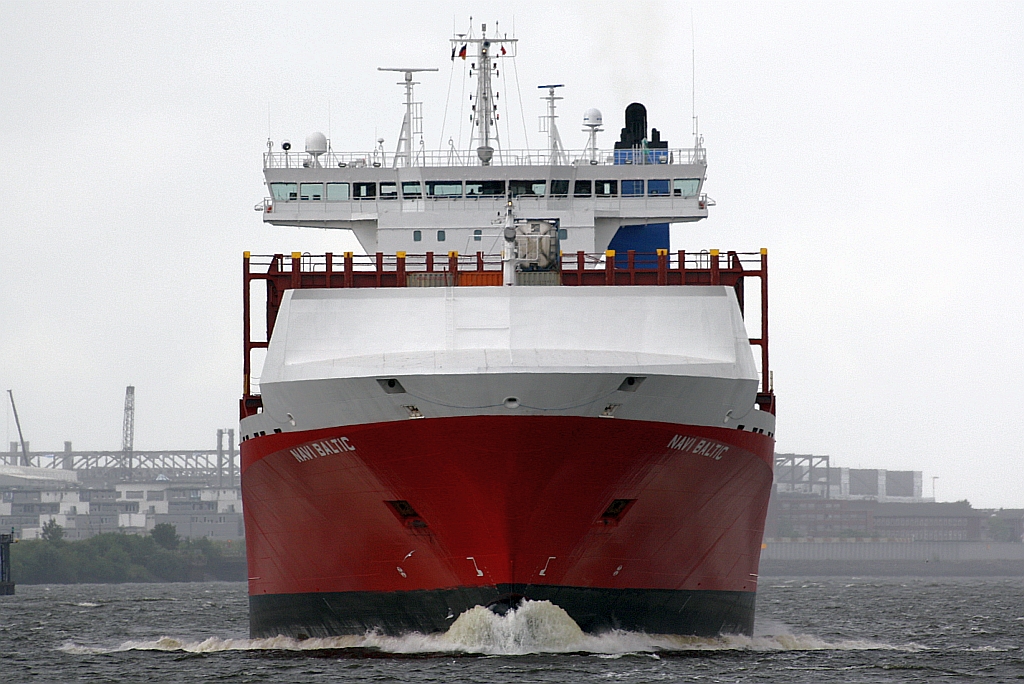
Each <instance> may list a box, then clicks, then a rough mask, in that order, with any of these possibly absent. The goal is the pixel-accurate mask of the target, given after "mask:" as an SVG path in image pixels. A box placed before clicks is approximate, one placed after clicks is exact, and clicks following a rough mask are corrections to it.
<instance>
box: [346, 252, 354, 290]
mask: <svg viewBox="0 0 1024 684" xmlns="http://www.w3.org/2000/svg"><path fill="white" fill-rule="evenodd" d="M354 285H355V274H354V273H352V252H345V287H353V286H354Z"/></svg>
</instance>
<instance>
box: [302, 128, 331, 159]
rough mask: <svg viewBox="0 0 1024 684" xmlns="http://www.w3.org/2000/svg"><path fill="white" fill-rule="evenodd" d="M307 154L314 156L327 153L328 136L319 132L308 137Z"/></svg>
mask: <svg viewBox="0 0 1024 684" xmlns="http://www.w3.org/2000/svg"><path fill="white" fill-rule="evenodd" d="M306 152H307V153H308V154H312V155H318V154H326V153H327V136H326V135H324V134H323V133H321V132H319V131H317V132H316V133H310V134H309V135H307V136H306Z"/></svg>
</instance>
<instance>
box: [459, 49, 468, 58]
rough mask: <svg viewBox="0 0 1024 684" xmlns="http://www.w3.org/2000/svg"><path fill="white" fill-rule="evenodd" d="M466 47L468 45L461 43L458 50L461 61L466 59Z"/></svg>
mask: <svg viewBox="0 0 1024 684" xmlns="http://www.w3.org/2000/svg"><path fill="white" fill-rule="evenodd" d="M466 47H468V45H463V46H462V49H461V50H459V57H461V58H462V61H463V62H465V61H466Z"/></svg>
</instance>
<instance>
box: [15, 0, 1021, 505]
mask: <svg viewBox="0 0 1024 684" xmlns="http://www.w3.org/2000/svg"><path fill="white" fill-rule="evenodd" d="M567 5H568V6H567V7H562V6H560V7H557V8H554V7H553V6H552V3H539V2H538V3H530V2H518V3H508V4H505V3H483V4H480V5H474V4H469V3H465V2H456V3H449V4H436V5H435V4H430V5H425V4H424V3H393V4H392V3H378V4H369V5H368V4H367V3H326V4H315V3H303V4H294V5H292V4H268V5H257V4H244V5H233V4H222V3H216V4H213V3H196V4H171V3H132V4H116V3H82V4H73V3H60V4H52V3H50V4H48V3H38V2H34V3H20V2H19V3H12V2H0V83H2V84H3V91H2V94H0V135H2V151H0V159H2V163H0V178H2V182H3V188H4V198H5V201H4V207H3V210H2V212H0V247H2V262H0V263H2V266H0V274H2V277H3V287H2V288H0V388H2V389H7V388H12V389H13V390H14V392H15V397H16V399H17V400H18V409H19V413H20V414H21V418H22V424H23V427H24V428H25V432H26V438H28V439H29V440H30V441H31V443H32V446H33V448H34V449H60V448H62V443H63V440H66V439H68V440H73V441H74V444H75V446H76V448H94V449H116V448H119V446H120V431H121V411H122V404H123V401H124V387H125V385H127V384H134V385H135V386H136V394H137V400H136V401H137V409H136V447H137V448H140V449H157V448H171V447H187V448H210V447H212V446H213V444H214V439H215V431H216V429H217V428H218V427H233V426H235V424H236V421H237V400H238V396H239V393H240V391H241V371H240V366H241V353H240V337H241V320H240V309H241V306H240V283H239V279H240V278H239V276H240V260H241V253H242V251H243V250H246V249H249V250H252V251H253V252H254V253H268V252H290V251H293V250H302V251H310V252H314V253H315V252H323V251H327V250H331V251H335V252H341V251H344V250H345V249H356V250H358V247H357V246H356V243H355V242H354V240H352V238H351V237H349V236H347V235H346V234H343V233H334V232H330V233H328V232H324V231H314V230H306V231H298V230H290V229H282V228H272V227H264V226H263V225H262V224H261V221H260V215H259V214H257V213H255V212H254V211H253V210H252V207H253V205H254V204H255V203H256V202H257V201H259V200H260V199H261V198H262V197H263V196H264V194H265V190H264V188H263V187H262V185H261V183H262V173H261V159H260V154H261V152H262V151H263V150H264V149H265V143H266V139H267V134H268V108H269V112H270V117H269V119H270V135H271V137H272V138H273V139H274V140H275V141H277V142H280V141H281V140H282V139H284V138H289V139H291V140H292V141H293V142H296V143H298V144H299V145H301V141H302V140H303V138H304V137H305V135H306V134H307V133H309V132H311V131H313V130H318V129H319V130H323V131H324V132H325V133H327V132H329V133H330V135H331V138H332V141H333V145H334V147H335V149H341V150H363V149H369V148H370V147H371V146H372V144H373V140H374V138H376V137H383V138H385V140H386V142H385V146H386V147H387V148H389V149H394V143H395V139H396V136H397V133H398V129H399V126H400V124H401V116H402V109H401V105H400V102H401V90H400V88H399V87H398V86H397V85H395V81H396V78H395V77H396V75H395V74H383V73H378V72H377V71H376V68H377V67H378V66H425V67H438V68H439V69H440V71H439V72H438V73H436V74H425V75H423V76H422V78H421V79H420V80H421V81H422V82H423V85H422V86H420V88H419V90H418V95H419V96H420V98H419V99H422V100H423V101H424V103H425V104H424V115H425V123H424V125H425V132H426V140H427V145H428V146H430V147H436V146H437V145H438V143H439V142H440V141H441V140H442V137H441V121H442V118H445V119H446V121H447V125H446V130H445V133H444V138H443V139H444V141H445V145H447V139H448V138H449V137H455V138H456V140H457V137H458V130H457V126H458V122H459V121H460V118H461V117H462V116H463V115H464V114H465V112H464V111H463V109H462V108H461V105H462V104H463V99H464V98H463V92H462V90H461V88H462V82H463V75H462V64H460V63H458V60H456V70H455V72H454V76H453V77H452V79H451V83H452V85H451V93H452V94H451V100H450V105H449V109H448V113H447V117H445V101H446V93H447V92H448V85H449V77H450V76H451V75H452V74H451V71H450V69H451V66H452V63H451V62H450V61H449V47H448V42H447V41H448V39H449V37H450V36H451V33H452V27H453V22H456V24H457V26H458V27H459V28H460V30H462V29H463V28H464V27H465V26H466V25H467V22H468V16H469V14H470V13H472V14H473V15H474V17H475V19H474V23H477V24H479V23H480V22H484V21H486V22H487V23H488V24H493V22H494V20H495V19H497V20H499V22H500V30H501V31H502V32H511V31H512V28H513V21H514V24H515V33H516V35H517V37H518V38H520V40H521V42H520V52H519V54H520V57H519V58H518V60H517V69H518V77H519V84H520V90H521V92H522V96H523V109H524V110H525V114H526V129H527V130H528V131H529V134H530V142H531V144H532V145H534V146H538V145H540V144H542V140H543V138H542V135H541V134H539V133H537V132H536V131H537V116H538V115H539V114H541V113H542V111H543V110H542V103H541V102H540V100H539V99H538V96H539V95H540V93H539V91H537V89H536V86H537V85H538V84H541V83H549V82H556V83H564V84H566V87H565V88H563V89H562V93H561V94H562V95H564V97H565V100H564V101H563V102H562V103H561V104H560V110H559V111H560V114H561V118H560V120H559V123H560V126H561V131H562V137H563V140H564V141H565V142H566V144H567V146H569V147H582V146H583V144H584V142H585V136H584V134H583V133H582V132H580V131H579V128H580V126H579V123H580V120H581V118H582V113H583V111H584V110H585V109H587V108H588V107H598V108H599V109H601V111H602V112H603V113H604V118H605V124H606V125H605V128H606V129H607V132H606V133H605V134H604V135H603V137H602V139H601V140H602V141H603V143H604V144H605V145H610V143H611V142H612V140H613V137H614V136H615V133H616V132H617V130H618V128H619V127H621V126H622V123H621V120H622V110H623V108H624V107H625V105H627V104H628V103H629V102H632V101H634V100H636V101H640V102H643V103H644V104H645V105H646V106H647V108H648V115H649V120H650V123H651V125H653V126H655V127H657V128H658V129H659V130H661V131H662V134H663V136H664V137H665V138H667V139H668V140H669V142H670V144H672V145H678V146H683V145H686V146H688V145H690V144H691V140H692V138H691V136H690V131H691V122H690V107H691V98H690V44H691V41H690V35H691V34H690V10H691V7H692V9H693V13H694V16H695V18H696V49H697V59H696V64H697V79H696V80H697V83H696V92H697V98H696V99H697V111H698V115H699V117H700V127H701V132H702V133H703V134H704V136H705V144H706V146H707V148H708V159H709V171H708V183H707V185H706V190H707V191H708V193H709V194H710V195H711V196H712V197H713V198H714V199H715V200H716V201H717V202H718V206H717V207H715V208H714V209H713V210H712V214H711V218H710V219H709V220H708V221H706V222H703V223H702V224H700V225H698V226H696V227H694V226H679V227H676V228H674V229H673V242H674V244H673V247H674V248H685V249H702V248H712V247H717V248H721V249H740V250H756V249H757V248H759V247H762V246H765V247H768V248H769V254H770V259H771V276H772V283H771V335H772V354H773V356H772V367H773V369H774V373H775V389H776V392H777V393H778V395H779V427H778V438H779V442H778V448H779V450H780V451H796V452H803V453H807V452H813V453H819V454H830V455H832V456H833V457H834V458H835V460H836V462H838V464H840V465H844V466H862V467H883V468H892V469H918V470H924V471H925V477H926V478H929V477H931V476H938V477H940V480H939V482H938V494H939V498H941V499H959V498H969V499H970V500H971V501H972V502H974V503H975V504H976V505H986V506H999V505H1002V506H1018V507H1020V506H1024V486H1022V485H1024V477H1022V473H1024V467H1022V449H1021V446H1020V445H1021V438H1020V436H1019V435H1018V433H1019V431H1020V430H1019V426H1018V419H1017V417H1016V409H1014V408H1013V407H1014V402H1015V401H1016V400H1017V399H1019V398H1020V390H1021V387H1022V386H1024V347H1022V344H1021V339H1022V337H1024V301H1022V298H1024V296H1022V294H1021V292H1022V290H1021V288H1020V285H1019V282H1018V279H1019V277H1020V272H1021V268H1020V260H1021V258H1022V256H1024V249H1022V247H1024V237H1022V231H1021V228H1022V224H1024V220H1022V219H1024V209H1022V203H1021V201H1020V194H1021V193H1020V191H1021V186H1022V180H1024V173H1022V170H1021V168H1022V167H1021V163H1022V162H1021V160H1022V159H1024V128H1022V126H1021V123H1020V122H1021V112H1022V109H1024V107H1022V105H1024V87H1022V84H1024V40H1022V36H1024V9H1022V7H1024V6H1022V5H1020V4H1013V3H1005V4H978V3H969V4H965V3H957V4H940V3H910V4H897V3H877V4H870V3H849V4H829V5H825V4H822V3H806V4H764V3H757V4H728V5H722V4H705V3H694V4H692V5H690V4H684V3H678V4H676V3H665V4H660V5H659V4H650V5H640V9H638V10H631V12H632V13H631V14H626V13H625V12H626V8H628V7H630V6H631V4H630V3H621V2H614V3H604V2H586V3H571V4H570V3H567ZM505 76H506V79H507V80H508V83H507V84H501V85H500V87H499V90H502V91H503V92H502V98H503V100H504V101H505V102H507V103H508V104H509V105H510V111H508V112H507V113H503V115H502V116H503V121H505V120H507V121H508V123H509V126H510V130H511V139H510V140H506V141H505V143H506V144H511V145H512V146H521V145H522V138H523V123H522V119H521V117H520V114H519V102H518V98H517V97H514V94H515V86H514V80H513V79H512V76H513V73H511V72H509V73H506V74H505ZM506 88H507V90H506ZM466 92H468V91H466ZM328 109H330V121H328ZM328 128H329V130H328ZM500 132H501V134H502V136H506V129H505V126H504V125H503V126H502V127H501V128H500ZM464 135H465V132H464ZM5 399H6V397H5ZM5 413H6V414H7V416H8V418H7V423H6V425H7V428H6V434H7V435H8V437H9V439H16V431H15V429H14V425H13V421H12V420H11V419H10V412H9V410H6V411H5ZM928 490H930V485H926V491H928ZM929 493H930V491H929Z"/></svg>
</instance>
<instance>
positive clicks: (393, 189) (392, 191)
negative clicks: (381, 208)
mask: <svg viewBox="0 0 1024 684" xmlns="http://www.w3.org/2000/svg"><path fill="white" fill-rule="evenodd" d="M380 198H381V199H382V200H389V199H397V198H398V185H397V184H395V183H381V184H380Z"/></svg>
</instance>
